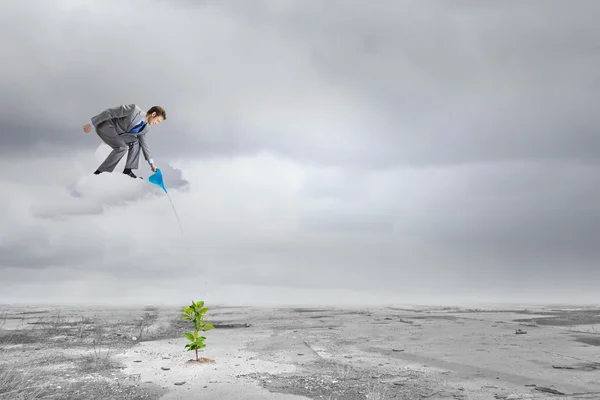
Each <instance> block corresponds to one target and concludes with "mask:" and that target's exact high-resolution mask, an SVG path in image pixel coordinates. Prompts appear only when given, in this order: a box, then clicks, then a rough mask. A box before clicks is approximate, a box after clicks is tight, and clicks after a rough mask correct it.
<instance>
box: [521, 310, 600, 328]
mask: <svg viewBox="0 0 600 400" xmlns="http://www.w3.org/2000/svg"><path fill="white" fill-rule="evenodd" d="M531 313H532V314H541V315H547V317H538V318H521V319H515V320H514V322H525V323H535V324H538V325H545V326H571V325H573V326H574V325H592V324H600V310H599V309H587V310H556V311H552V312H550V311H536V312H533V311H532V312H531ZM524 314H526V313H525V312H524Z"/></svg>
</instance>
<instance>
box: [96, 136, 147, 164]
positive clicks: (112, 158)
mask: <svg viewBox="0 0 600 400" xmlns="http://www.w3.org/2000/svg"><path fill="white" fill-rule="evenodd" d="M102 128H103V127H102V126H99V127H98V128H97V129H96V134H98V136H99V137H100V139H102V141H103V142H104V143H106V144H107V145H108V146H110V147H111V148H112V151H111V152H110V154H109V155H108V157H106V159H105V160H104V162H103V163H102V164H100V166H99V167H98V171H100V172H112V171H114V169H115V167H116V166H117V164H118V163H119V161H121V159H122V158H123V156H124V155H125V153H126V152H127V153H128V154H127V160H126V163H125V168H127V169H137V168H138V166H139V163H140V141H139V138H138V137H137V135H135V134H132V133H123V134H121V135H119V134H117V132H116V131H114V130H112V129H106V128H105V129H102Z"/></svg>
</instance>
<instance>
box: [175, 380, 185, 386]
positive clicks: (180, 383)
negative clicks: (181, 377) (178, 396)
mask: <svg viewBox="0 0 600 400" xmlns="http://www.w3.org/2000/svg"><path fill="white" fill-rule="evenodd" d="M183 384H185V381H181V382H175V385H177V386H181V385H183Z"/></svg>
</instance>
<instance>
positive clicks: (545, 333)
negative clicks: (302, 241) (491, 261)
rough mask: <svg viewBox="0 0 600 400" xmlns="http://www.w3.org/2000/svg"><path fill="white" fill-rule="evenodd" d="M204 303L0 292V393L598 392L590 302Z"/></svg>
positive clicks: (363, 395) (255, 399)
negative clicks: (3, 298)
mask: <svg viewBox="0 0 600 400" xmlns="http://www.w3.org/2000/svg"><path fill="white" fill-rule="evenodd" d="M207 306H208V307H209V312H208V313H207V314H206V315H207V317H208V319H209V321H210V322H212V323H213V324H214V325H215V329H214V330H210V331H208V332H206V333H205V334H204V335H205V336H206V337H207V339H206V345H207V347H206V348H205V349H203V350H202V351H201V352H200V354H199V355H200V356H201V357H203V359H202V361H203V362H200V363H195V362H190V360H192V359H195V354H194V353H193V352H188V351H186V349H185V348H184V346H185V344H186V343H187V339H186V338H185V336H184V332H190V331H191V330H192V329H193V327H192V324H191V322H189V321H184V320H181V319H179V315H181V308H177V307H175V308H155V307H140V308H109V307H71V306H53V307H49V306H33V305H29V306H18V305H4V306H1V308H0V400H5V399H11V400H24V399H61V400H74V399H85V400H100V399H102V400H107V399H116V400H133V399H148V400H173V399H190V400H196V399H232V400H233V399H247V400H259V399H281V400H294V399H323V400H333V399H340V400H358V399H367V400H383V399H428V400H439V399H446V400H447V399H455V400H463V399H464V400H484V399H485V400H487V399H490V400H499V399H503V400H517V399H555V398H560V399H600V360H599V357H598V356H599V355H600V353H599V351H598V350H599V348H598V346H599V345H600V309H599V308H596V307H591V306H585V307H584V306H582V307H572V306H571V307H566V306H565V307H560V306H556V305H554V306H552V307H541V306H537V307H533V306H528V307H526V306H511V307H502V308H501V307H487V308H477V309H466V308H455V307H418V306H399V307H380V308H364V309H349V308H348V309H345V308H335V307H319V308H292V307H290V308H255V307H218V306H217V307H210V305H209V304H207ZM596 326H598V328H599V330H598V331H596Z"/></svg>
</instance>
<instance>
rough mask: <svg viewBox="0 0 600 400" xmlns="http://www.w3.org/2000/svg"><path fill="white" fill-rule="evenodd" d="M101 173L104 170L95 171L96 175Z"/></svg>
mask: <svg viewBox="0 0 600 400" xmlns="http://www.w3.org/2000/svg"><path fill="white" fill-rule="evenodd" d="M101 173H102V171H98V170H96V171H94V175H100V174H101Z"/></svg>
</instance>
